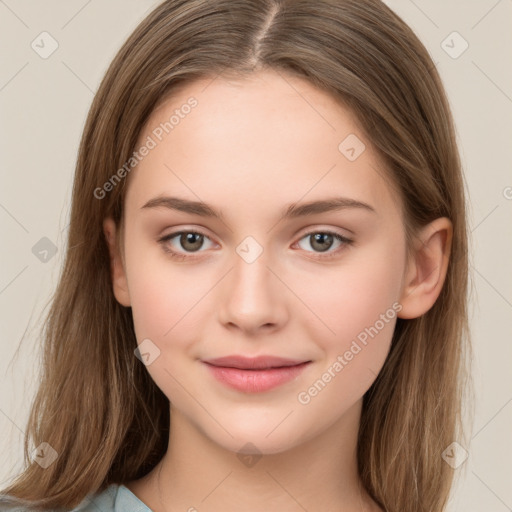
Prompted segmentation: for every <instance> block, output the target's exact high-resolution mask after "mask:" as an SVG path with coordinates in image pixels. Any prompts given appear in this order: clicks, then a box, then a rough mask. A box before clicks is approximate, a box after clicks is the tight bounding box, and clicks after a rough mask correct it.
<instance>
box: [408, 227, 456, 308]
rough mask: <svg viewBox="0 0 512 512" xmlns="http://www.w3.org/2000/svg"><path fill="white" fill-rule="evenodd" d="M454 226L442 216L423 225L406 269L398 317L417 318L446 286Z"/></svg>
mask: <svg viewBox="0 0 512 512" xmlns="http://www.w3.org/2000/svg"><path fill="white" fill-rule="evenodd" d="M452 235H453V228H452V223H451V221H450V219H448V218H446V217H440V218H438V219H435V220H434V221H432V222H431V223H430V224H427V225H426V226H424V227H423V228H422V230H421V231H420V233H419V237H418V238H419V239H418V240H417V243H416V245H415V247H414V250H413V251H412V253H413V254H411V256H410V257H409V261H408V264H407V269H406V271H405V276H404V281H403V286H402V296H401V300H400V304H401V305H402V309H401V310H400V312H399V314H398V317H399V318H417V317H419V316H421V315H423V314H424V313H426V312H427V311H428V310H429V309H430V308H431V307H432V306H433V305H434V303H435V301H436V300H437V298H438V297H439V294H440V293H441V290H442V288H443V284H444V280H445V277H446V271H447V269H448V262H449V259H450V249H451V243H452Z"/></svg>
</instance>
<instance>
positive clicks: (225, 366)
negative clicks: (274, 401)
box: [202, 356, 311, 393]
mask: <svg viewBox="0 0 512 512" xmlns="http://www.w3.org/2000/svg"><path fill="white" fill-rule="evenodd" d="M202 362H203V363H204V364H205V366H206V367H207V368H208V370H209V372H210V374H211V375H212V376H213V377H214V378H215V379H216V380H217V381H219V382H221V383H222V384H224V385H226V386H228V387H230V388H233V389H236V390H238V391H242V392H245V393H261V392H263V391H269V390H271V389H274V388H276V387H278V386H281V385H283V384H285V383H287V382H289V381H291V380H293V379H295V378H297V377H298V376H299V375H300V374H301V373H302V372H303V371H304V369H305V368H306V367H307V366H308V365H309V364H310V363H311V361H304V360H294V359H285V358H281V357H274V356H259V357H255V358H247V357H244V356H228V357H222V358H217V359H210V360H204V361H202Z"/></svg>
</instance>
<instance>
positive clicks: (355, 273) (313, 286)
mask: <svg viewBox="0 0 512 512" xmlns="http://www.w3.org/2000/svg"><path fill="white" fill-rule="evenodd" d="M396 242H397V243H396V244H395V245H394V246H393V244H390V243H381V244H375V245H373V246H372V248H371V250H370V249H369V250H368V251H367V252H361V253H358V254H357V257H355V253H354V257H353V258H347V259H346V260H345V261H344V262H342V263H341V264H340V265H339V266H338V267H332V268H328V269H324V270H322V271H321V272H316V273H314V274H313V273H311V274H310V275H309V276H308V277H307V278H306V279H304V275H302V276H301V280H300V283H297V288H295V289H296V290H297V294H298V295H299V296H300V297H302V298H303V301H304V302H305V303H306V304H307V305H308V309H306V310H305V311H306V313H307V314H305V315H304V316H303V320H302V329H303V330H304V331H305V332H307V333H308V337H309V338H310V339H312V340H315V342H316V344H317V345H319V348H320V349H321V350H322V351H323V352H324V354H325V355H326V359H327V361H329V362H334V361H335V360H336V359H337V357H338V355H342V356H343V355H344V354H346V357H345V358H344V359H345V360H346V361H347V362H349V364H347V366H346V368H347V369H349V368H350V371H349V372H346V373H351V372H353V371H355V372H358V371H363V373H364V372H367V373H368V374H369V375H370V376H372V375H373V374H374V373H375V374H376V373H378V371H379V370H380V368H381V367H382V364H383V363H384V360H385V358H386V356H387V353H388V351H389V347H390V343H391V338H392V335H393V330H394V326H395V323H396V318H397V313H398V311H399V310H400V309H401V306H400V304H399V303H398V299H399V297H400V289H401V279H402V274H403V265H404V262H405V259H403V260H402V258H401V257H400V254H401V252H400V251H399V249H398V248H399V247H400V240H397V241H396ZM402 252H403V251H402ZM310 313H311V314H310ZM313 313H314V314H313ZM356 361H357V362H356ZM366 369H369V370H368V371H367V370H366ZM373 377H375V375H373Z"/></svg>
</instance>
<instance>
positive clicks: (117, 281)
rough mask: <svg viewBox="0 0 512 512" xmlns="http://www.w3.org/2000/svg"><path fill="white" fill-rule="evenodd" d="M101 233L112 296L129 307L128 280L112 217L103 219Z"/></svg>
mask: <svg viewBox="0 0 512 512" xmlns="http://www.w3.org/2000/svg"><path fill="white" fill-rule="evenodd" d="M103 233H104V234H105V239H106V241H107V245H108V250H109V254H110V274H111V277H112V287H113V291H114V296H115V298H116V300H117V302H119V304H121V305H122V306H126V307H129V306H131V302H130V294H129V291H128V281H127V278H126V271H125V269H124V264H123V261H122V258H121V253H120V249H119V246H118V242H117V227H116V223H115V222H114V219H112V218H110V217H108V218H106V219H105V220H104V221H103Z"/></svg>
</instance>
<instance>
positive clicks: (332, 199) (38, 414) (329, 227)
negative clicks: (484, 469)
mask: <svg viewBox="0 0 512 512" xmlns="http://www.w3.org/2000/svg"><path fill="white" fill-rule="evenodd" d="M72 201H73V202H72V212H71V222H70V227H69V241H68V247H67V257H66V261H65V265H64V269H63V272H62V275H61V278H60V283H59V286H58V289H57V292H56V295H55V297H54V300H53V305H52V309H51V312H50V314H49V318H48V320H47V324H46V329H45V336H46V338H45V341H46V344H45V353H44V363H45V366H44V378H43V381H42V382H41V386H40V389H39V392H38V394H37V396H36V399H35V402H34V404H33V408H32V411H31V416H30V421H29V425H28V428H27V438H26V443H25V457H26V461H27V467H26V469H25V470H24V471H23V473H22V474H21V475H19V476H18V478H17V479H16V480H15V481H14V482H13V483H12V484H11V485H10V486H9V487H8V488H7V489H4V498H3V501H2V502H1V503H3V505H2V506H3V507H4V509H5V510H7V509H8V507H9V506H13V505H14V506H18V507H22V510H25V509H26V510H32V509H40V510H76V511H79V510H80V511H86V510H87V511H88V510H91V511H92V510H102V511H112V510H116V511H121V510H123V511H135V510H137V511H143V512H146V511H148V510H154V511H158V512H165V511H175V510H176V511H177V510H189V511H194V510H198V511H211V512H215V511H220V510H222V511H224V512H226V511H240V510H244V511H249V512H252V511H260V510H279V511H286V512H291V511H299V510H301V511H302V510H308V511H315V512H324V511H333V510H336V511H343V512H356V511H366V512H370V511H371V512H374V511H387V512H403V511H415V512H420V511H425V512H427V511H428V512H441V511H443V510H445V506H446V503H447V501H448V498H449V493H450V489H451V485H452V479H453V472H454V470H453V469H452V467H451V466H450V465H449V464H447V463H446V462H445V460H444V457H443V453H444V452H445V450H446V449H447V448H448V447H449V446H450V445H451V444H452V443H454V442H460V443H461V444H464V441H465V439H464V433H463V429H462V422H461V405H462V396H463V391H464V389H465V377H467V374H468V370H467V369H466V367H465V362H466V358H465V354H466V352H467V350H468V349H469V343H468V341H469V336H468V332H467V331H468V329H467V324H468V322H467V311H466V308H467V305H466V301H467V297H466V291H467V272H468V263H467V233H466V215H465V199H464V181H463V176H462V172H461V165H460V161H459V156H458V151H457V146H456V143H455V135H454V126H453V121H452V117H451V113H450V109H449V105H448V102H447V99H446V95H445V92H444V90H443V86H442V84H441V81H440V78H439V75H438V73H437V70H436V68H435V66H434V64H433V62H432V60H431V59H430V57H429V55H428V52H427V51H426V49H425V48H424V47H423V45H422V44H421V43H420V41H419V40H418V39H417V37H416V36H415V35H414V34H413V32H412V31H411V30H410V28H409V27H408V26H407V25H406V24H405V23H404V22H403V21H402V20H401V19H400V18H399V17H398V16H397V15H396V14H394V13H393V12H392V11H391V10H390V9H389V8H388V7H387V6H386V5H385V4H383V3H381V2H379V1H375V0H322V1H318V2H310V1H302V0H298V1H297V0H293V1H292V0H283V1H278V0H264V1H261V0H258V1H255V0H216V1H205V0H172V1H165V2H163V3H162V4H161V5H159V6H158V7H157V8H156V9H155V10H154V11H153V12H152V13H151V14H150V15H149V16H148V17H147V18H146V19H145V20H144V21H143V22H142V23H141V24H140V26H139V27H138V28H137V29H136V30H135V32H134V33H133V34H132V35H131V36H130V38H129V39H128V41H127V42H126V43H125V44H124V46H123V47H122V48H121V50H120V51H119V53H118V55H117V56H116V57H115V59H114V61H113V63H112V65H111V66H110V68H109V70H108V72H107V74H106V76H105V78H104V80H103V82H102V83H101V86H100V88H99V90H98V92H97V94H96V97H95V99H94V102H93V104H92V107H91V110H90V113H89V117H88V120H87V123H86V126H85V130H84V134H83V138H82V141H81V145H80V151H79V157H78V163H77V168H76V175H75V182H74V189H73V200H72ZM29 442H30V443H31V444H32V446H33V447H35V449H33V450H32V449H29Z"/></svg>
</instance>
